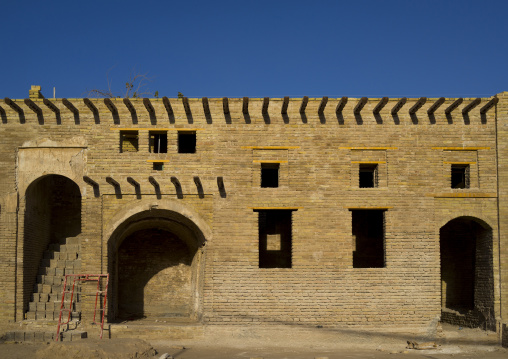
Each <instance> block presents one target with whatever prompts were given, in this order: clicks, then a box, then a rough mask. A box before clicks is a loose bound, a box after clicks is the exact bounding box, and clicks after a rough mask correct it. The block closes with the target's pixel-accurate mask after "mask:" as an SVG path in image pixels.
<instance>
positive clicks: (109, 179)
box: [106, 176, 120, 187]
mask: <svg viewBox="0 0 508 359" xmlns="http://www.w3.org/2000/svg"><path fill="white" fill-rule="evenodd" d="M106 182H108V183H109V184H110V185H112V186H113V187H120V183H118V182H117V181H116V180H115V179H113V177H110V176H108V177H106Z"/></svg>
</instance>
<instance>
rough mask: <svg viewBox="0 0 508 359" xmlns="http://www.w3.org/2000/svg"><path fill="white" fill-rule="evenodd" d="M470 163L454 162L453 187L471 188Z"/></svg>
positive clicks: (452, 172)
mask: <svg viewBox="0 0 508 359" xmlns="http://www.w3.org/2000/svg"><path fill="white" fill-rule="evenodd" d="M469 173H470V171H469V165H468V164H452V170H451V185H452V188H469V184H470V181H469Z"/></svg>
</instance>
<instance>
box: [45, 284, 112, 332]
mask: <svg viewBox="0 0 508 359" xmlns="http://www.w3.org/2000/svg"><path fill="white" fill-rule="evenodd" d="M71 277H72V289H71V290H67V278H71ZM102 278H106V285H105V287H104V290H100V289H101V288H100V284H101V279H102ZM89 281H97V289H96V291H95V307H94V311H93V323H94V324H98V323H97V322H96V321H95V318H96V314H97V311H101V312H102V314H101V331H100V334H99V337H100V338H101V339H102V333H103V331H104V315H105V314H106V300H107V298H108V285H109V274H66V275H65V280H64V285H63V290H62V301H61V302H60V314H59V315H58V327H57V329H56V339H55V340H56V341H58V339H59V338H60V327H61V326H62V325H66V324H68V323H69V322H70V321H71V314H72V304H73V302H74V290H75V287H76V282H89ZM67 293H71V299H70V301H69V308H65V294H67ZM102 293H104V302H103V303H102V308H99V309H97V301H98V299H99V295H100V294H102ZM64 311H68V312H69V314H68V315H67V321H66V322H65V323H62V312H64Z"/></svg>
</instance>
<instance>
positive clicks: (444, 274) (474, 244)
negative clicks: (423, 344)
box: [439, 217, 495, 330]
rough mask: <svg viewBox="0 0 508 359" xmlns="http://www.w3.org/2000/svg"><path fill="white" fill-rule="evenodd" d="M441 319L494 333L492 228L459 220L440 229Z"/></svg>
mask: <svg viewBox="0 0 508 359" xmlns="http://www.w3.org/2000/svg"><path fill="white" fill-rule="evenodd" d="M439 234H440V252H441V305H442V308H443V309H442V315H441V319H442V320H443V321H444V322H450V323H452V324H457V325H462V326H468V327H481V328H484V329H490V330H495V314H494V265H493V240H492V228H491V227H490V226H489V225H488V224H486V223H485V222H483V221H481V220H479V219H477V218H473V217H458V218H455V219H453V220H451V221H449V222H448V223H447V224H445V225H444V226H443V227H441V229H440V232H439Z"/></svg>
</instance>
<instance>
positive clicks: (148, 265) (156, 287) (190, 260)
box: [108, 209, 205, 320]
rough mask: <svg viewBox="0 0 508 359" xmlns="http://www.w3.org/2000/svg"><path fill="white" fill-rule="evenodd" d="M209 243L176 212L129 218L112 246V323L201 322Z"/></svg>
mask: <svg viewBox="0 0 508 359" xmlns="http://www.w3.org/2000/svg"><path fill="white" fill-rule="evenodd" d="M204 243H205V237H204V235H203V232H202V231H201V230H200V228H198V226H197V225H196V224H195V223H194V222H193V221H192V220H191V219H189V218H188V217H186V216H183V215H182V214H180V213H178V212H175V211H171V210H166V209H151V210H146V211H141V212H138V213H136V214H134V215H132V216H130V217H129V218H127V219H125V220H124V221H123V222H122V223H121V224H120V225H118V227H117V228H116V229H115V230H114V231H113V233H112V235H111V237H110V239H109V241H108V271H109V273H110V276H111V281H112V283H111V286H110V288H111V291H110V296H109V314H108V319H109V320H136V319H140V318H151V319H155V318H164V319H165V320H181V319H185V320H199V319H200V316H201V291H202V284H201V281H202V271H203V269H202V268H203V265H202V263H203V257H204V251H203V249H202V247H203V245H204Z"/></svg>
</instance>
